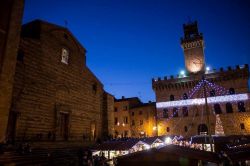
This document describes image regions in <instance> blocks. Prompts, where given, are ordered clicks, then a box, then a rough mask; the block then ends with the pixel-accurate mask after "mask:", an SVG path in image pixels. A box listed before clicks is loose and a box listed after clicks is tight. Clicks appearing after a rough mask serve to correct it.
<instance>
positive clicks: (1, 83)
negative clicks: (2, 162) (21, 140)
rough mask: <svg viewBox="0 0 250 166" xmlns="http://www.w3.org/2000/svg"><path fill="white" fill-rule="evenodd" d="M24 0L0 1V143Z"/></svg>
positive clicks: (6, 122) (3, 131) (6, 114)
mask: <svg viewBox="0 0 250 166" xmlns="http://www.w3.org/2000/svg"><path fill="white" fill-rule="evenodd" d="M23 7H24V0H5V1H0V143H1V142H4V141H5V140H6V133H7V124H8V119H9V110H10V105H11V97H12V87H13V78H14V74H15V66H16V56H17V50H18V45H19V39H20V30H21V21H22V15H23Z"/></svg>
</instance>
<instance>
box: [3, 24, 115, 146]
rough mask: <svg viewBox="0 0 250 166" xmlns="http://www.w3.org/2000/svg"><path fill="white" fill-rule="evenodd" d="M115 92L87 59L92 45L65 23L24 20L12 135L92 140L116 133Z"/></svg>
mask: <svg viewBox="0 0 250 166" xmlns="http://www.w3.org/2000/svg"><path fill="white" fill-rule="evenodd" d="M113 108H114V98H113V96H112V95H110V94H108V93H107V92H105V91H104V89H103V84H102V83H101V82H100V80H98V78H97V77H96V76H95V75H94V74H93V73H92V72H91V70H90V69H89V68H88V67H87V65H86V50H85V48H84V47H83V46H82V45H81V44H80V43H79V42H78V41H77V39H76V38H75V37H74V36H73V35H72V34H71V32H70V31H69V30H68V29H67V28H65V27H61V26H57V25H54V24H51V23H48V22H45V21H41V20H35V21H32V22H30V23H27V24H25V25H23V26H22V31H21V39H20V44H19V50H18V54H17V64H16V70H15V77H14V84H13V95H12V104H11V109H10V113H9V120H8V129H7V138H8V140H10V141H13V140H15V141H33V142H39V141H81V142H82V141H83V142H91V141H95V140H96V139H98V138H100V139H102V138H104V137H107V136H108V135H112V134H113V133H112V132H113V130H114V129H113V124H114V123H113V118H112V119H110V117H112V115H113V112H114V111H113Z"/></svg>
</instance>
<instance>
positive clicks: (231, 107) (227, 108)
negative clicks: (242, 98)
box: [226, 103, 233, 113]
mask: <svg viewBox="0 0 250 166" xmlns="http://www.w3.org/2000/svg"><path fill="white" fill-rule="evenodd" d="M226 111H227V113H233V106H232V104H231V103H226Z"/></svg>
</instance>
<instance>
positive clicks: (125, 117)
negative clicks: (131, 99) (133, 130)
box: [123, 116, 128, 124]
mask: <svg viewBox="0 0 250 166" xmlns="http://www.w3.org/2000/svg"><path fill="white" fill-rule="evenodd" d="M123 123H125V124H128V117H127V116H124V117H123Z"/></svg>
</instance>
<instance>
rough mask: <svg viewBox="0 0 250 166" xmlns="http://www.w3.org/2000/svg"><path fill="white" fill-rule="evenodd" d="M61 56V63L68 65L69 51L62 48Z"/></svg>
mask: <svg viewBox="0 0 250 166" xmlns="http://www.w3.org/2000/svg"><path fill="white" fill-rule="evenodd" d="M61 56H62V60H61V62H62V63H64V64H66V65H67V64H68V63H69V51H68V50H67V49H66V48H62V55H61Z"/></svg>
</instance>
